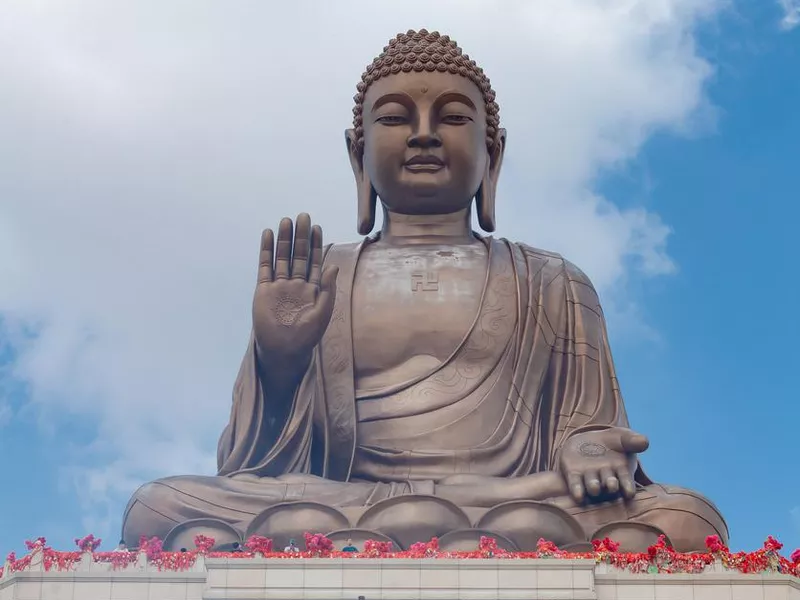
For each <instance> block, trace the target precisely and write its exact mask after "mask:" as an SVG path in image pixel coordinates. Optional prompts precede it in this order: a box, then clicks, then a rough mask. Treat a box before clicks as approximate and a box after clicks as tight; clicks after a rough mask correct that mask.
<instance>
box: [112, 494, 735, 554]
mask: <svg viewBox="0 0 800 600" xmlns="http://www.w3.org/2000/svg"><path fill="white" fill-rule="evenodd" d="M154 517H155V515H154V514H153V513H152V510H151V509H149V508H148V507H147V506H146V503H144V502H140V503H138V504H136V503H134V504H132V505H131V506H130V507H129V511H128V513H127V514H126V520H125V527H124V532H123V533H124V537H125V539H126V540H127V541H129V542H135V541H136V540H137V539H138V536H139V535H140V534H145V535H159V534H160V535H164V534H165V533H166V537H165V539H164V546H165V548H166V549H173V550H177V549H179V548H182V547H186V548H191V547H193V545H194V542H193V540H194V536H195V535H197V534H199V533H203V534H205V535H209V536H211V537H213V538H214V539H215V540H217V545H218V546H221V547H226V546H230V545H231V544H232V543H233V542H236V541H238V542H240V543H242V542H243V541H244V540H246V539H247V538H248V537H249V536H251V535H253V534H258V535H263V536H266V537H269V538H271V539H272V540H273V543H274V545H275V548H283V547H284V546H286V545H288V543H289V540H290V539H294V540H296V541H297V542H299V543H300V542H301V541H302V539H303V534H304V533H305V532H310V533H324V534H326V535H327V536H328V537H329V538H330V539H331V540H332V541H334V543H335V544H336V545H337V546H340V545H343V542H344V541H346V540H347V539H351V540H352V541H353V543H355V544H356V545H357V546H358V547H363V543H364V542H365V541H366V540H368V539H373V540H383V541H391V542H392V544H393V546H394V548H396V549H400V550H402V549H407V548H408V547H409V546H410V545H411V544H413V543H415V542H420V541H423V542H424V541H428V540H429V539H431V538H432V537H438V538H439V545H440V548H441V549H443V550H474V549H475V548H477V546H478V541H479V540H480V537H481V536H484V535H486V536H490V537H494V538H495V539H496V540H497V542H498V545H499V546H500V547H501V548H503V549H505V550H509V551H531V550H535V549H536V545H537V542H538V540H539V539H540V538H544V539H546V540H548V541H551V542H553V543H555V544H556V545H557V546H558V547H560V548H562V549H566V550H569V549H573V550H584V549H589V548H590V547H591V545H590V544H589V542H590V540H592V539H597V538H604V537H606V536H608V537H610V538H612V539H614V540H616V541H618V542H620V543H621V547H622V548H623V549H625V550H628V551H643V550H645V549H646V548H647V546H649V545H651V544H653V543H654V542H655V541H656V540H657V539H658V536H659V535H661V534H665V535H667V538H668V540H669V541H670V542H671V543H672V544H673V545H674V547H675V548H676V549H677V550H680V551H691V550H700V549H702V548H703V547H704V540H705V537H706V536H707V535H710V534H716V535H719V536H720V537H721V538H722V539H727V530H726V529H725V524H724V521H723V520H722V518H721V516H720V515H719V512H718V511H717V510H716V508H715V507H714V506H713V505H712V504H710V503H709V502H708V501H707V500H705V499H704V498H703V497H702V496H699V495H697V494H694V493H692V492H688V491H686V490H682V489H680V488H667V487H662V486H648V487H647V488H641V489H640V490H639V493H637V496H636V498H634V499H633V500H632V501H629V502H625V501H623V500H614V501H611V502H604V503H599V504H592V505H575V504H574V503H572V502H571V501H570V500H568V499H566V498H560V499H555V500H552V501H548V502H534V501H528V500H521V501H513V502H506V503H503V504H499V505H497V506H494V507H492V508H488V509H487V508H475V507H463V508H461V507H458V506H456V505H455V504H453V503H452V502H450V501H448V500H445V499H442V498H438V497H434V496H425V495H416V494H410V495H403V496H396V497H392V498H388V499H385V500H381V501H380V502H377V503H375V504H373V505H372V506H369V507H332V506H329V505H326V504H322V503H318V502H310V501H296V502H281V503H278V504H274V505H273V506H270V507H269V508H267V509H265V510H263V511H262V512H260V513H258V514H256V516H255V517H252V518H250V519H248V520H239V521H237V522H233V523H232V522H230V521H226V520H222V519H218V518H212V517H204V518H194V519H189V520H185V521H180V522H178V521H177V520H176V519H174V518H172V519H168V518H167V517H165V516H164V515H162V517H164V518H167V519H168V520H164V519H162V521H161V522H160V523H159V526H160V531H142V530H141V528H140V527H139V526H140V525H142V524H145V523H148V524H152V523H154V521H155V519H154ZM165 530H166V531H165Z"/></svg>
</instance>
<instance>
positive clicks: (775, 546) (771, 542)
mask: <svg viewBox="0 0 800 600" xmlns="http://www.w3.org/2000/svg"><path fill="white" fill-rule="evenodd" d="M781 548H783V544H781V543H780V542H779V541H778V540H776V539H775V538H774V537H772V536H771V535H769V536H767V541H765V542H764V550H768V551H772V552H778V550H780V549H781Z"/></svg>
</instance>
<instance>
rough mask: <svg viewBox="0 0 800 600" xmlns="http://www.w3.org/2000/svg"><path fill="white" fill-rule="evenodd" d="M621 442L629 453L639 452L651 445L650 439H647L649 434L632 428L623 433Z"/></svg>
mask: <svg viewBox="0 0 800 600" xmlns="http://www.w3.org/2000/svg"><path fill="white" fill-rule="evenodd" d="M620 443H621V444H622V449H623V450H625V452H627V453H628V454H639V453H641V452H644V451H645V450H647V449H648V448H649V447H650V440H648V439H647V436H645V435H642V434H641V433H636V432H635V431H631V430H628V431H624V432H623V433H622V435H621V436H620Z"/></svg>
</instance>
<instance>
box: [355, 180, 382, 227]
mask: <svg viewBox="0 0 800 600" xmlns="http://www.w3.org/2000/svg"><path fill="white" fill-rule="evenodd" d="M356 190H357V193H358V233H359V235H369V234H370V233H372V229H373V227H375V208H376V206H377V203H378V193H377V192H376V191H375V188H374V187H372V182H371V181H370V180H369V176H368V175H367V173H366V171H364V173H363V175H362V177H361V182H360V183H356Z"/></svg>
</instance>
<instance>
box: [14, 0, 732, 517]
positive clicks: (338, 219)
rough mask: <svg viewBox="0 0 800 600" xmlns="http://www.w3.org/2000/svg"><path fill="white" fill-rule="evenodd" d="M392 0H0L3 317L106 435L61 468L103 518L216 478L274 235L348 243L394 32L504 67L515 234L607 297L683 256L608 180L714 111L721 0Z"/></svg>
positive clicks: (505, 191)
mask: <svg viewBox="0 0 800 600" xmlns="http://www.w3.org/2000/svg"><path fill="white" fill-rule="evenodd" d="M378 4H379V3H375V2H374V1H369V2H368V1H366V0H363V1H362V0H339V1H338V2H327V3H323V2H317V1H311V0H305V1H297V2H294V3H288V2H282V3H278V4H274V3H265V2H264V3H257V2H245V1H241V2H238V3H230V2H226V3H215V2H208V1H200V2H198V1H196V0H191V1H189V0H183V1H175V2H170V3H163V2H156V1H155V0H140V1H138V2H131V3H108V2H105V1H104V0H94V1H71V2H57V1H53V2H50V3H39V2H30V1H29V0H11V1H10V2H9V1H7V2H4V3H3V5H2V8H0V81H2V82H3V100H2V105H1V106H2V108H1V109H0V131H2V132H3V135H2V140H1V141H0V198H1V199H2V200H0V281H2V282H3V284H2V286H0V315H2V316H3V317H4V318H5V321H6V326H7V327H17V326H19V325H20V324H27V325H29V326H34V327H35V330H36V331H37V334H38V335H37V336H36V337H35V338H34V339H33V340H28V341H27V342H26V343H24V344H21V345H19V347H18V360H17V362H16V363H15V364H14V365H13V366H14V373H15V376H16V377H19V378H21V380H22V381H24V382H25V383H26V384H28V385H29V390H30V400H31V402H33V403H34V404H35V405H36V406H38V407H41V408H42V409H43V410H42V415H44V417H43V418H44V419H46V420H45V421H44V423H43V424H48V423H49V424H50V426H58V419H59V418H60V417H61V416H63V415H64V414H66V413H67V412H68V413H70V414H72V415H78V416H79V417H81V418H83V419H85V420H86V422H87V423H89V424H91V427H92V430H93V431H94V432H95V433H96V436H94V437H92V438H91V439H87V440H86V442H87V448H85V449H84V450H86V451H87V454H86V456H88V457H91V458H84V459H81V460H75V461H73V460H71V459H70V460H69V461H67V463H66V464H65V465H64V467H65V469H66V471H65V473H67V479H69V480H70V481H79V482H80V483H81V486H82V487H83V489H87V486H88V488H90V489H92V490H93V493H92V494H91V495H88V496H87V498H88V499H89V500H91V501H92V502H93V501H95V500H96V499H98V498H104V499H106V500H108V501H110V504H107V505H105V506H104V507H94V508H91V507H88V508H90V509H91V510H94V511H95V512H94V513H93V517H92V518H93V519H95V522H104V519H105V518H106V514H107V513H108V514H115V512H114V511H118V510H119V509H120V508H121V507H120V506H119V505H118V502H120V500H122V501H124V499H125V496H126V495H127V494H128V493H129V492H130V491H131V487H132V485H133V484H134V482H136V481H139V480H142V479H144V478H153V477H155V476H158V475H165V474H170V473H183V472H212V471H213V466H214V465H213V458H212V457H213V451H214V447H215V442H216V437H217V435H218V434H219V431H220V430H221V428H222V426H223V424H224V422H225V419H226V417H227V412H228V409H229V398H230V389H231V385H232V383H233V379H234V377H235V374H236V369H237V368H238V362H239V359H240V357H241V354H242V352H243V351H244V346H245V342H246V336H247V333H248V329H249V322H248V321H249V308H250V301H251V293H252V286H253V283H254V276H255V267H256V260H257V246H258V241H259V234H260V231H261V229H262V227H265V226H270V225H275V224H276V223H277V221H278V220H279V218H280V217H282V216H284V215H293V214H295V213H297V212H298V211H300V210H306V211H308V212H310V213H311V215H312V217H313V218H314V220H315V221H316V222H318V223H320V224H321V225H322V226H323V227H324V229H325V232H326V236H327V239H328V240H337V241H345V240H351V239H354V238H355V237H356V235H355V197H354V189H353V184H352V175H351V173H350V172H349V165H348V162H347V160H346V157H345V154H344V144H343V141H342V138H343V136H342V131H343V129H344V128H345V127H347V126H348V125H349V117H350V109H351V106H352V105H351V102H352V101H351V98H352V96H353V93H354V91H355V90H354V88H355V84H356V83H357V81H358V79H359V77H360V75H361V72H362V70H363V68H364V66H365V65H366V64H367V63H368V62H369V61H370V60H371V59H372V57H373V56H374V55H376V54H377V53H378V52H379V51H380V49H381V48H382V47H383V45H385V43H386V41H387V40H388V39H389V38H390V37H392V36H393V35H394V34H395V33H397V32H398V31H400V30H405V29H407V28H409V27H413V28H417V27H423V26H424V27H427V28H428V29H438V30H440V31H442V32H446V33H449V34H450V35H452V36H453V37H454V38H455V39H457V40H458V41H459V42H460V43H461V45H462V46H463V47H464V48H465V50H466V51H467V52H468V53H470V54H471V55H472V56H474V57H475V58H476V59H477V60H479V62H480V64H481V65H482V66H483V67H484V69H485V70H486V71H487V73H488V74H489V75H490V77H491V78H492V82H493V84H494V86H495V89H496V90H497V92H498V97H499V101H500V105H501V119H502V121H503V123H504V125H505V126H506V127H507V128H508V129H509V134H510V136H509V149H508V154H507V158H506V166H505V167H504V175H503V182H502V183H501V189H500V194H501V195H500V202H501V206H500V209H499V214H498V219H499V224H500V234H502V235H505V236H507V237H509V238H512V239H516V240H520V241H526V242H528V243H531V244H533V245H536V246H539V247H543V248H548V249H553V250H558V251H561V252H563V253H565V254H566V255H567V256H569V257H570V258H571V259H573V260H574V261H575V262H577V263H578V264H579V265H581V266H582V267H583V268H584V270H585V271H586V272H587V273H589V275H590V276H592V277H593V278H594V280H595V282H596V283H597V284H598V286H599V287H600V288H601V290H603V291H604V292H606V293H611V292H614V291H616V292H617V293H618V294H620V292H621V290H624V281H625V280H626V278H627V277H629V276H630V275H631V274H632V273H639V274H643V275H646V276H647V275H658V274H663V273H668V272H670V271H671V270H672V269H673V265H672V262H671V260H670V258H669V256H668V255H667V253H666V240H667V237H668V235H669V228H668V227H667V226H666V225H665V224H664V223H662V222H661V220H660V219H659V217H658V215H656V214H653V213H652V212H648V211H646V210H644V209H642V208H635V209H632V210H625V211H623V210H620V209H619V208H617V207H616V206H615V205H614V204H613V203H612V202H610V201H609V200H608V199H605V198H602V197H599V196H598V195H597V194H596V193H595V192H594V191H593V189H592V183H593V178H594V177H595V176H596V174H597V173H598V172H600V171H601V170H603V169H607V168H609V167H614V166H618V165H621V164H624V162H625V161H626V160H627V159H630V158H631V157H632V156H634V155H635V154H636V153H637V151H638V150H639V148H640V147H641V145H642V143H643V142H644V141H645V140H646V139H647V138H648V137H649V136H650V135H651V134H652V133H653V132H654V131H656V130H660V129H664V128H667V129H673V130H677V131H680V130H683V131H686V130H688V129H691V127H692V126H694V125H695V124H696V115H697V114H699V113H698V111H701V112H702V110H703V109H704V108H706V101H705V98H704V94H703V84H704V82H705V81H706V80H707V78H708V77H709V75H710V73H711V68H710V67H709V65H708V64H707V63H706V62H704V61H703V60H702V59H701V58H700V57H699V56H698V54H697V53H696V50H695V46H694V38H693V33H694V31H693V30H694V27H695V26H696V24H697V23H698V21H699V20H700V19H702V18H705V17H707V16H709V15H712V14H713V13H714V11H715V10H716V8H717V3H716V2H714V1H711V0H597V1H595V2H586V1H585V0H541V1H539V2H535V3H530V2H522V1H519V0H504V1H498V0H444V1H440V2H435V3H431V2H428V1H427V0H406V2H404V3H403V6H402V10H399V9H396V5H394V4H387V6H386V7H385V8H384V9H382V8H380V7H379V6H378ZM278 6H279V8H275V7H278ZM408 15H414V16H412V17H409V16H408ZM620 296H621V294H620ZM623 301H624V299H623ZM15 339H21V338H15ZM65 460H66V459H65ZM98 465H99V466H98Z"/></svg>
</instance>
